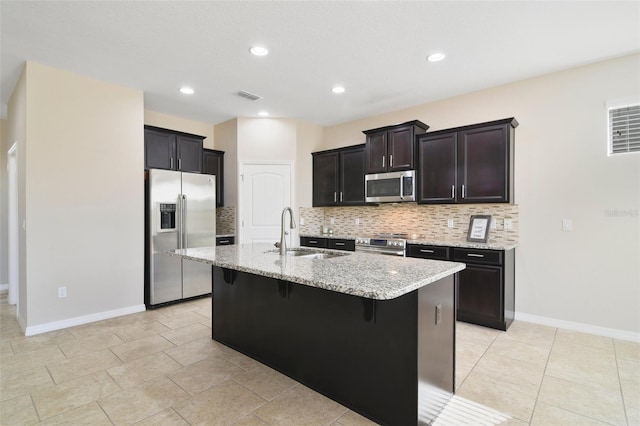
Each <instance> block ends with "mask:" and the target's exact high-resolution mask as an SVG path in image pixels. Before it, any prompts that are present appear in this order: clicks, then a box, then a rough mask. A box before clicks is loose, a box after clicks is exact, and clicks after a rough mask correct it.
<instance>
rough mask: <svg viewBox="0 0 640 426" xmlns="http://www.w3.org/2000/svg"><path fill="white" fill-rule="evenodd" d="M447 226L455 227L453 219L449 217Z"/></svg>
mask: <svg viewBox="0 0 640 426" xmlns="http://www.w3.org/2000/svg"><path fill="white" fill-rule="evenodd" d="M447 226H448V227H449V228H453V219H447Z"/></svg>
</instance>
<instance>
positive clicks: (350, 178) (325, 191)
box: [312, 145, 365, 207]
mask: <svg viewBox="0 0 640 426" xmlns="http://www.w3.org/2000/svg"><path fill="white" fill-rule="evenodd" d="M364 151H365V148H364V145H356V146H351V147H347V148H341V149H333V150H329V151H320V152H314V153H312V155H313V206H314V207H320V206H341V205H342V206H360V205H364V204H365V202H364Z"/></svg>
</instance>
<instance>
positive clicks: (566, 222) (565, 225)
mask: <svg viewBox="0 0 640 426" xmlns="http://www.w3.org/2000/svg"><path fill="white" fill-rule="evenodd" d="M562 230H563V231H571V230H573V223H571V219H562Z"/></svg>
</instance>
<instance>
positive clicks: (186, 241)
mask: <svg viewBox="0 0 640 426" xmlns="http://www.w3.org/2000/svg"><path fill="white" fill-rule="evenodd" d="M182 241H183V243H182V248H188V247H189V239H188V238H187V196H186V195H184V194H182Z"/></svg>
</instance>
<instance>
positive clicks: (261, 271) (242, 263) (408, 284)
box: [167, 244, 466, 300]
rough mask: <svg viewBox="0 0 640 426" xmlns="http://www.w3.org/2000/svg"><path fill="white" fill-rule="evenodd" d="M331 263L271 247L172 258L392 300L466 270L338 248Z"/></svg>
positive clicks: (196, 251) (208, 250)
mask: <svg viewBox="0 0 640 426" xmlns="http://www.w3.org/2000/svg"><path fill="white" fill-rule="evenodd" d="M314 250H315V251H322V252H327V253H339V254H343V255H342V256H337V257H333V258H331V259H308V258H302V257H296V256H280V254H279V252H278V249H275V248H274V247H273V245H270V244H238V245H230V246H218V247H201V248H190V249H180V250H175V251H170V252H167V254H168V255H171V256H179V257H183V258H185V259H189V260H193V261H197V262H204V263H208V264H210V265H213V266H219V267H221V268H228V269H233V270H237V271H242V272H248V273H252V274H256V275H261V276H265V277H271V278H276V279H280V280H285V281H291V282H294V283H298V284H303V285H308V286H311V287H317V288H322V289H326V290H331V291H336V292H339V293H343V294H349V295H353V296H360V297H364V298H368V299H376V300H388V299H395V298H397V297H400V296H403V295H405V294H407V293H410V292H412V291H414V290H417V289H419V288H421V287H424V286H426V285H429V284H431V283H433V282H436V281H438V280H439V279H441V278H444V277H447V276H449V275H452V274H455V273H456V272H459V271H462V270H463V269H465V267H466V265H465V264H464V263H458V262H444V261H439V260H426V259H413V258H407V257H399V256H384V255H377V254H369V253H359V252H344V251H337V250H325V249H322V250H317V249H314Z"/></svg>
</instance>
